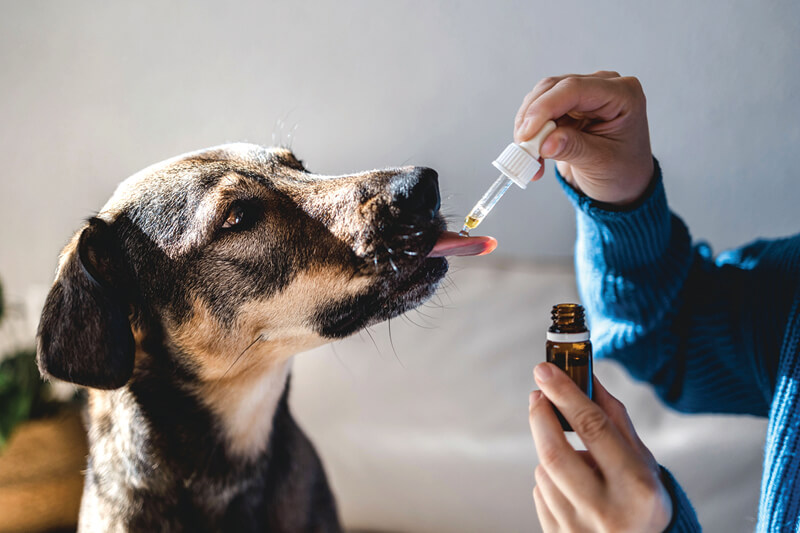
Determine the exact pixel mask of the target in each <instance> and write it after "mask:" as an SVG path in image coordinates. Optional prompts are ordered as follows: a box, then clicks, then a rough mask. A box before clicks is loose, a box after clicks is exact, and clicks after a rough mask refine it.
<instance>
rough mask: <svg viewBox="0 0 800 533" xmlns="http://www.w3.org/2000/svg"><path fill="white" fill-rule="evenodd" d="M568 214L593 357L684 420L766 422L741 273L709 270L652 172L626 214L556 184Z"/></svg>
mask: <svg viewBox="0 0 800 533" xmlns="http://www.w3.org/2000/svg"><path fill="white" fill-rule="evenodd" d="M562 184H563V185H564V187H565V189H566V190H567V194H568V196H569V197H570V199H571V201H572V202H573V204H574V205H575V207H576V211H577V230H578V236H577V242H576V250H575V261H576V272H577V277H578V288H579V291H580V294H581V298H582V301H583V303H584V305H585V306H586V308H587V313H588V316H589V319H590V323H591V326H592V332H593V337H594V345H595V349H596V353H597V356H598V357H601V358H602V357H611V358H614V359H616V360H619V361H620V362H621V363H622V364H623V365H625V366H626V368H627V369H628V370H629V371H630V372H631V374H632V375H633V376H634V377H636V378H637V379H641V380H644V381H648V382H650V383H651V384H653V386H654V387H655V390H656V392H657V393H658V394H659V396H661V398H662V399H663V400H664V401H665V402H667V403H668V404H670V405H672V406H673V407H675V408H677V409H680V410H684V411H710V412H734V413H749V414H757V415H766V413H767V410H768V405H769V399H768V394H767V393H766V392H765V389H766V388H768V387H765V383H764V381H765V376H764V371H763V364H762V362H759V361H757V358H756V357H755V350H754V348H753V343H752V342H750V340H749V339H747V338H746V335H744V334H743V331H752V330H753V328H754V327H755V326H753V324H752V323H750V319H751V316H752V313H753V310H752V309H751V307H752V304H753V303H754V302H752V301H749V302H748V301H746V300H747V298H748V296H747V295H746V294H745V293H744V291H743V290H742V285H743V284H747V283H750V282H751V281H752V279H751V278H753V276H752V275H748V274H747V273H743V272H745V271H744V270H742V271H741V272H740V271H739V270H735V269H728V270H725V269H724V268H720V267H719V266H718V265H715V264H714V262H713V260H712V258H711V257H710V255H709V254H707V253H706V250H705V249H704V248H703V247H697V248H694V249H693V248H692V246H691V239H690V236H689V232H688V230H687V228H686V226H685V225H684V224H683V222H682V221H681V220H680V219H679V218H678V217H677V216H675V215H674V214H672V213H671V212H670V211H669V209H668V206H667V201H666V196H665V193H664V187H663V184H662V181H661V174H660V169H659V166H658V165H656V174H655V176H654V178H653V182H652V183H651V185H650V189H649V190H648V192H647V193H646V194H645V195H644V196H643V198H641V199H640V201H639V202H638V203H637V204H635V205H632V206H629V207H628V208H626V209H612V208H609V206H605V205H602V204H599V203H597V202H594V201H593V200H591V199H590V198H588V197H586V196H584V195H582V194H580V193H579V192H577V191H575V190H574V189H572V188H571V187H569V185H567V184H566V183H564V182H563V180H562Z"/></svg>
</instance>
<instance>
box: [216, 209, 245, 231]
mask: <svg viewBox="0 0 800 533" xmlns="http://www.w3.org/2000/svg"><path fill="white" fill-rule="evenodd" d="M246 215H247V213H246V209H245V207H244V206H243V205H242V204H234V205H233V207H231V208H230V209H229V210H228V216H226V217H225V222H224V223H223V224H222V227H223V228H233V227H236V226H241V225H243V224H244V222H245V218H246Z"/></svg>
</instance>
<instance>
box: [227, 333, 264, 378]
mask: <svg viewBox="0 0 800 533" xmlns="http://www.w3.org/2000/svg"><path fill="white" fill-rule="evenodd" d="M263 338H264V334H263V333H262V334H261V335H259V336H258V337H256V339H255V340H254V341H253V342H251V343H250V345H249V346H248V347H247V348H245V349H244V350H242V353H240V354H239V355H237V356H236V359H234V360H233V363H231V366H229V367H228V369H227V370H226V371H225V373H224V374H222V378H224V377H225V376H227V375H228V372H230V371H231V369H232V368H233V365H235V364H236V363H238V362H239V359H241V358H242V356H243V355H244V354H245V352H247V350H249V349H250V348H252V347H253V346H255V344H256V343H257V342H258V341H260V340H263ZM222 378H220V379H222Z"/></svg>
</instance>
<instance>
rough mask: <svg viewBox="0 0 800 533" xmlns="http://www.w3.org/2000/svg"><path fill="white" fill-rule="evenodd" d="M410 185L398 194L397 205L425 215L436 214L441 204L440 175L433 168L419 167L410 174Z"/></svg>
mask: <svg viewBox="0 0 800 533" xmlns="http://www.w3.org/2000/svg"><path fill="white" fill-rule="evenodd" d="M409 178H410V180H409V181H411V183H413V185H410V187H409V188H408V189H407V190H405V191H402V192H400V193H399V194H397V196H396V197H395V205H396V206H397V207H399V208H400V209H402V210H404V211H410V212H415V213H418V214H423V215H428V214H429V215H430V217H431V218H433V217H434V215H436V213H437V212H438V211H439V207H440V206H441V199H440V197H439V175H438V174H437V173H436V171H435V170H433V169H432V168H425V167H418V168H415V169H414V170H413V171H412V175H411V176H409Z"/></svg>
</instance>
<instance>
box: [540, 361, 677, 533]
mask: <svg viewBox="0 0 800 533" xmlns="http://www.w3.org/2000/svg"><path fill="white" fill-rule="evenodd" d="M534 376H535V378H536V383H537V384H538V385H539V387H541V390H540V391H533V392H532V393H531V395H530V410H529V421H530V426H531V433H532V434H533V440H534V443H535V444H536V452H537V454H538V455H539V465H538V466H537V467H536V470H535V476H536V487H534V489H533V499H534V502H535V503H536V512H537V514H538V515H539V521H540V522H541V524H542V527H543V528H544V531H546V532H551V531H592V532H614V533H622V532H627V531H631V532H637V533H641V532H648V531H655V532H661V531H664V529H665V528H666V527H667V525H669V522H670V519H671V517H672V500H671V499H670V496H669V493H668V492H667V490H666V488H665V487H664V484H663V483H662V481H661V477H660V474H661V470H660V468H659V466H658V463H656V460H655V458H654V457H653V455H652V454H651V453H650V450H648V449H647V448H646V447H645V445H644V444H643V443H642V441H641V440H639V437H638V436H637V435H636V431H635V430H634V429H633V424H632V423H631V420H630V418H629V417H628V414H627V412H626V411H625V406H624V405H622V403H621V402H620V401H619V400H617V399H616V398H614V397H613V396H612V395H611V394H610V393H609V392H608V391H607V390H606V389H605V388H603V386H602V385H601V384H600V382H599V381H598V380H597V379H596V378H595V380H594V402H592V400H590V399H589V398H588V397H587V396H586V395H585V394H584V393H583V392H582V391H581V390H580V389H579V388H578V387H577V386H576V385H575V383H573V382H572V380H571V379H569V377H568V376H567V375H566V374H565V373H564V372H562V371H561V370H560V369H559V368H558V367H556V366H555V365H553V364H551V363H541V364H539V365H537V366H536V369H535V371H534ZM551 402H552V403H551ZM553 405H555V406H556V407H558V410H559V411H561V414H562V415H564V418H566V419H567V421H569V423H570V424H571V425H572V427H573V429H574V430H575V432H576V433H577V434H578V436H579V437H580V438H581V440H582V441H583V443H584V444H585V445H586V448H587V450H586V451H576V450H574V449H573V448H572V446H570V444H569V442H567V439H566V437H565V436H564V432H563V431H562V429H561V424H560V423H559V422H558V419H557V418H556V415H555V413H554V412H553V408H552V406H553Z"/></svg>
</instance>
